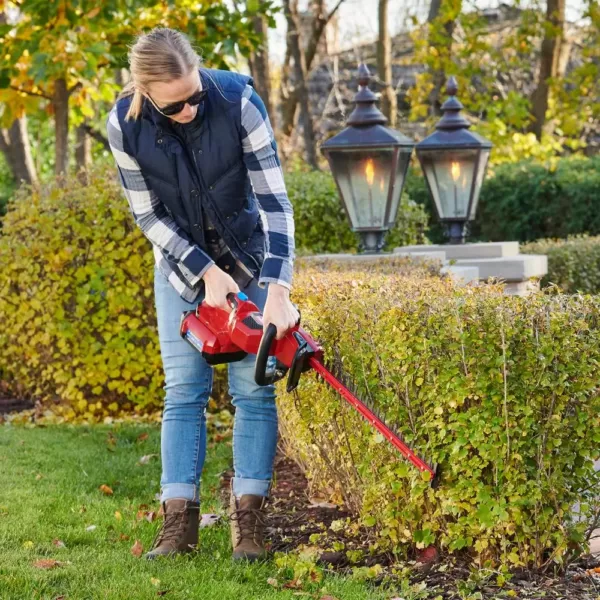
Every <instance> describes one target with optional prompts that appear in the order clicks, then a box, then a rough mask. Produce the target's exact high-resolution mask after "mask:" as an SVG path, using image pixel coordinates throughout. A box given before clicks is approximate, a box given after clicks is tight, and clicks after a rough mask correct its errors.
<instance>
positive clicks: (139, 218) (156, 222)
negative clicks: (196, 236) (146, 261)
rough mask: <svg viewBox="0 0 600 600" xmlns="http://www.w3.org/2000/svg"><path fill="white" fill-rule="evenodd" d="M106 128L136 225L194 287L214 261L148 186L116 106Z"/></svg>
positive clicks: (190, 285) (187, 282) (188, 283)
mask: <svg viewBox="0 0 600 600" xmlns="http://www.w3.org/2000/svg"><path fill="white" fill-rule="evenodd" d="M106 128H107V134H108V142H109V144H110V149H111V151H112V153H113V156H114V157H115V161H116V163H117V169H118V172H119V178H120V181H121V185H122V186H123V190H124V192H125V196H126V197H127V201H128V202H129V208H130V209H131V213H132V214H133V218H134V219H135V222H136V224H137V225H138V227H139V228H140V229H141V230H142V232H143V233H144V235H145V236H146V237H147V238H148V239H149V240H150V242H152V244H153V245H154V246H155V247H157V248H159V250H160V251H161V252H162V254H163V256H165V257H166V258H167V259H169V260H170V261H172V262H174V263H175V264H176V266H177V267H178V269H179V272H180V273H181V275H182V276H183V278H184V279H185V281H186V284H187V285H188V286H189V287H190V288H193V287H195V286H196V285H197V284H198V282H199V281H200V279H201V278H202V276H203V275H204V273H206V271H207V270H208V269H209V268H210V267H211V266H212V265H213V264H214V261H213V260H212V259H211V258H210V257H209V256H208V254H206V253H205V252H204V251H203V250H202V249H201V248H200V247H199V246H197V245H196V244H195V243H194V242H193V240H191V239H190V237H189V235H188V234H187V233H186V232H185V231H184V230H183V229H182V228H181V227H179V226H178V225H177V223H176V222H175V220H174V219H173V218H172V217H171V216H170V215H169V213H168V212H167V210H166V208H165V206H164V204H163V203H162V202H161V201H160V200H159V199H158V197H157V195H156V194H155V193H154V192H153V191H152V189H151V188H150V187H149V186H148V183H147V181H146V178H145V177H144V175H143V173H142V171H141V169H140V166H139V164H138V162H137V161H136V160H135V159H134V158H133V157H132V156H131V155H130V154H127V152H125V150H124V146H123V134H122V132H121V126H120V125H119V119H118V117H117V111H116V105H115V106H114V107H113V109H112V111H111V112H110V115H109V117H108V121H107V124H106Z"/></svg>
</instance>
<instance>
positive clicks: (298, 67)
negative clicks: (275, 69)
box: [283, 0, 319, 169]
mask: <svg viewBox="0 0 600 600" xmlns="http://www.w3.org/2000/svg"><path fill="white" fill-rule="evenodd" d="M283 10H284V13H285V18H286V20H287V26H288V32H287V36H288V44H289V46H290V49H291V55H292V58H293V59H294V77H295V79H296V90H297V91H298V100H299V104H300V119H301V120H302V129H303V134H304V146H305V151H306V160H307V162H308V164H309V165H310V166H311V167H313V169H318V168H319V165H318V162H317V147H316V143H315V133H314V129H313V122H312V117H311V115H310V107H309V102H308V89H307V86H306V60H305V56H304V52H302V45H301V41H300V27H299V19H298V4H297V0H283Z"/></svg>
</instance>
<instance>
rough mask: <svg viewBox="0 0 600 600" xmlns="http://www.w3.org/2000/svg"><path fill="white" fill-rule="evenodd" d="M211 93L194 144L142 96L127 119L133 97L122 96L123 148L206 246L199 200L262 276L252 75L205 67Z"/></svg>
mask: <svg viewBox="0 0 600 600" xmlns="http://www.w3.org/2000/svg"><path fill="white" fill-rule="evenodd" d="M200 77H201V79H202V87H203V88H204V89H206V90H207V92H208V93H207V95H206V97H205V100H204V102H202V103H201V104H200V105H199V107H198V110H199V111H201V112H200V118H201V119H202V124H201V133H200V141H199V142H198V144H197V145H196V149H195V150H192V148H190V147H188V146H187V145H186V144H185V143H184V141H183V140H182V139H181V138H179V137H178V136H177V135H176V133H175V130H174V129H173V127H172V126H171V124H170V123H171V120H170V119H169V118H168V117H164V116H163V115H161V114H160V113H159V112H158V111H157V110H155V109H154V107H153V106H152V104H151V103H150V102H144V109H143V112H142V115H141V117H140V118H138V119H137V120H133V119H130V120H129V121H125V115H126V114H127V111H128V109H129V105H130V102H131V98H123V99H121V100H119V101H118V103H117V114H118V117H119V124H120V126H121V130H122V132H123V144H124V149H125V152H127V153H128V154H130V155H131V156H133V157H134V158H135V159H136V160H137V162H138V163H139V165H140V168H141V170H142V173H143V175H144V177H145V178H146V180H147V183H148V184H149V186H150V187H151V188H152V190H154V192H155V193H156V194H157V195H158V198H159V199H160V200H161V202H162V203H163V204H164V205H165V206H166V208H167V210H168V212H169V213H170V214H171V216H172V217H173V218H174V219H175V221H176V222H177V224H178V225H179V226H180V227H181V228H182V229H184V230H185V231H186V232H187V233H188V234H189V235H190V237H191V238H192V239H193V240H194V242H195V243H196V244H197V245H198V246H200V248H202V249H203V250H204V251H205V252H207V247H206V244H205V240H204V224H203V223H202V207H203V208H204V210H205V211H206V214H207V216H208V218H209V219H210V220H211V222H212V223H213V225H214V227H215V229H216V230H217V232H218V233H219V235H220V236H221V237H222V238H223V240H224V241H225V243H226V244H227V245H228V246H229V248H230V250H231V251H232V253H233V254H234V256H236V258H239V259H240V260H241V261H242V262H243V263H244V264H245V265H246V267H248V269H250V271H251V272H252V273H253V274H254V275H255V277H258V275H259V273H260V268H261V266H262V263H263V260H264V245H265V244H264V242H265V237H264V232H263V230H262V224H261V221H260V218H259V212H258V205H257V201H256V197H255V195H254V192H253V190H252V185H251V183H250V178H249V177H248V171H247V169H246V166H245V165H244V162H243V159H242V155H243V153H242V142H241V140H242V137H243V132H242V129H241V100H242V92H243V91H244V88H245V87H246V85H247V84H250V85H251V84H252V79H251V78H250V77H247V76H245V75H241V74H239V73H231V72H229V71H219V70H214V69H204V68H202V69H200Z"/></svg>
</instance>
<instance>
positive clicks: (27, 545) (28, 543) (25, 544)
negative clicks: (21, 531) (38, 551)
mask: <svg viewBox="0 0 600 600" xmlns="http://www.w3.org/2000/svg"><path fill="white" fill-rule="evenodd" d="M33 545H34V544H33V542H32V541H31V540H27V541H25V542H23V548H25V549H26V550H31V548H33Z"/></svg>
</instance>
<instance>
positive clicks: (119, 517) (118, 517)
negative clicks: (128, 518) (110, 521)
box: [115, 510, 123, 521]
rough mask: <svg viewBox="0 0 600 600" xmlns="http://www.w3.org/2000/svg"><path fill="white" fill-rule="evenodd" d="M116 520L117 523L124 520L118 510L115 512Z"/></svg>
mask: <svg viewBox="0 0 600 600" xmlns="http://www.w3.org/2000/svg"><path fill="white" fill-rule="evenodd" d="M115 519H117V521H122V520H123V515H122V514H121V513H120V511H118V510H115Z"/></svg>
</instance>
